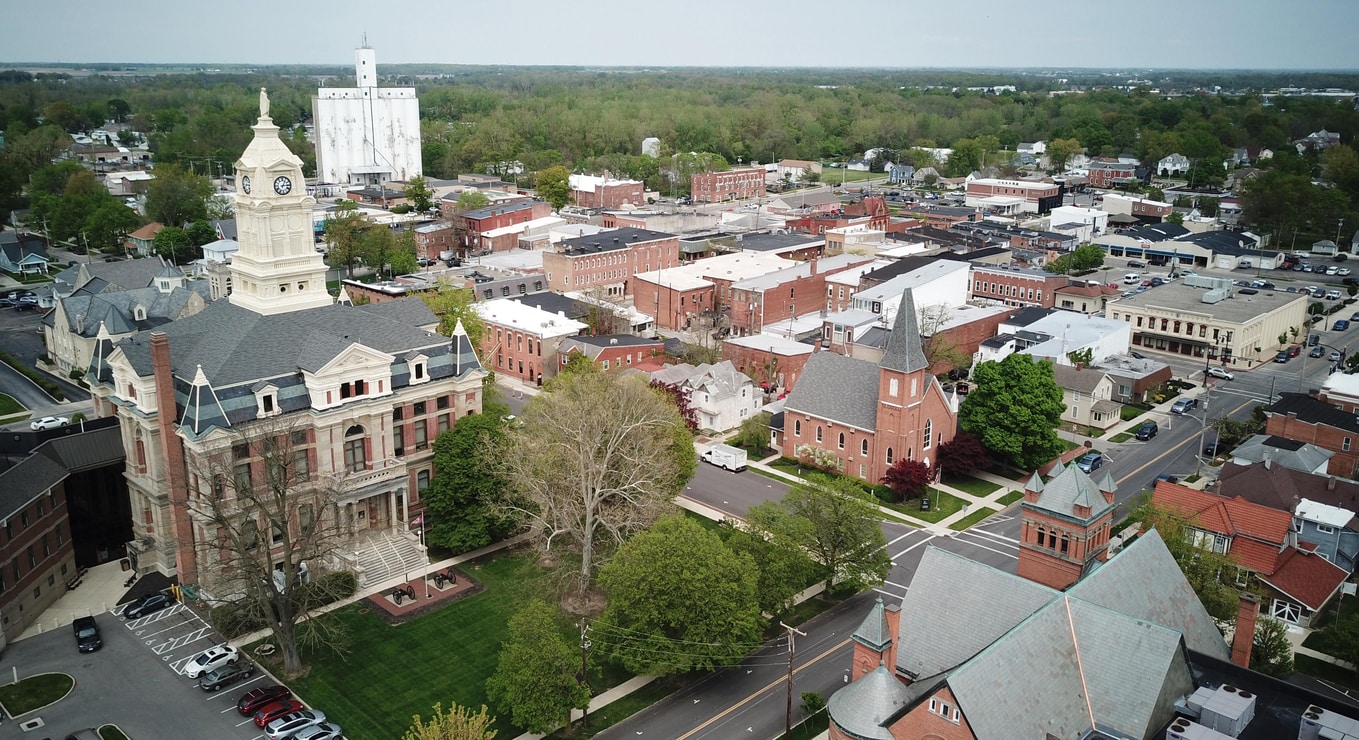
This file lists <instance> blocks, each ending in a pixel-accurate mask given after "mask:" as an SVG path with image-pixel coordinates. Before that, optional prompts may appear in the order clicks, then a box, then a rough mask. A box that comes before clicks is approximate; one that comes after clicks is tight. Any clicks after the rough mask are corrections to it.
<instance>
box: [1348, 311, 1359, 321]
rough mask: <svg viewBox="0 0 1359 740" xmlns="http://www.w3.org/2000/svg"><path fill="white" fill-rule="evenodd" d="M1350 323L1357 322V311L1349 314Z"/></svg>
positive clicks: (1358, 315)
mask: <svg viewBox="0 0 1359 740" xmlns="http://www.w3.org/2000/svg"><path fill="white" fill-rule="evenodd" d="M1350 321H1359V311H1356V312H1354V313H1352V314H1350Z"/></svg>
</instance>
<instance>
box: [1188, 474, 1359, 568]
mask: <svg viewBox="0 0 1359 740" xmlns="http://www.w3.org/2000/svg"><path fill="white" fill-rule="evenodd" d="M1215 486H1216V492H1217V493H1219V494H1221V495H1223V496H1239V497H1241V498H1243V499H1245V500H1247V501H1250V502H1252V503H1255V504H1259V505H1261V506H1267V507H1269V508H1271V509H1277V510H1279V511H1282V512H1286V513H1288V514H1290V515H1291V516H1292V519H1293V533H1294V535H1295V536H1296V537H1297V541H1298V546H1299V547H1304V546H1305V547H1310V548H1311V550H1312V552H1315V553H1316V554H1317V555H1319V556H1321V557H1323V558H1325V559H1327V560H1329V561H1331V562H1332V563H1335V564H1336V565H1338V566H1340V567H1341V568H1343V569H1344V570H1345V571H1347V572H1350V573H1353V572H1354V569H1355V567H1356V566H1359V519H1356V518H1355V510H1356V509H1359V483H1355V482H1354V481H1352V480H1345V479H1341V478H1337V477H1336V476H1334V475H1317V474H1314V473H1308V472H1304V471H1301V470H1295V469H1293V468H1289V467H1285V466H1283V465H1279V464H1277V463H1274V462H1272V461H1270V460H1266V461H1264V462H1258V463H1251V464H1247V465H1242V464H1240V463H1238V462H1237V461H1235V460H1233V461H1229V462H1228V463H1227V464H1226V465H1223V466H1222V471H1221V473H1220V474H1219V476H1218V480H1217V483H1216V484H1215Z"/></svg>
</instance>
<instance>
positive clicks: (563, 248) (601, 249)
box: [543, 228, 679, 296]
mask: <svg viewBox="0 0 1359 740" xmlns="http://www.w3.org/2000/svg"><path fill="white" fill-rule="evenodd" d="M678 265H679V237H677V236H675V235H674V234H665V233H662V232H659V231H649V230H647V229H636V228H627V229H615V230H613V231H601V232H599V233H598V234H590V235H588V236H581V237H576V238H574V239H563V240H562V241H561V242H559V243H558V244H557V250H556V251H554V252H544V253H543V272H544V273H545V274H546V275H547V285H548V290H551V291H553V292H554V293H565V292H568V291H572V290H594V289H603V290H605V291H606V292H607V293H608V294H609V295H615V296H625V295H632V291H633V282H634V280H633V278H634V277H635V276H636V275H637V274H638V273H642V272H651V271H653V270H664V269H668V268H672V267H676V266H678Z"/></svg>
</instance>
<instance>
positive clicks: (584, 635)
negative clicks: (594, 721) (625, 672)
mask: <svg viewBox="0 0 1359 740" xmlns="http://www.w3.org/2000/svg"><path fill="white" fill-rule="evenodd" d="M589 654H590V625H589V623H587V622H586V621H585V620H584V619H583V618H582V619H581V620H580V678H579V681H580V682H581V684H583V685H584V686H585V689H586V691H587V692H588V691H589V689H590V673H589V664H588V661H587V656H588V655H589ZM580 726H581V727H587V728H588V727H589V726H590V700H589V699H588V698H587V699H586V700H585V706H584V707H583V708H581V710H580Z"/></svg>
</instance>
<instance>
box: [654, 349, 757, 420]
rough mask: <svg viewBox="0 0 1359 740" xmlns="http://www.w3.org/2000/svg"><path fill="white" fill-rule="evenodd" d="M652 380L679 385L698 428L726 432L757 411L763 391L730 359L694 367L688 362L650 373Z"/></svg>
mask: <svg viewBox="0 0 1359 740" xmlns="http://www.w3.org/2000/svg"><path fill="white" fill-rule="evenodd" d="M650 375H651V380H653V381H660V382H662V383H665V384H666V385H674V386H678V387H679V388H680V390H682V391H683V392H684V394H685V397H686V398H688V399H689V407H690V408H692V409H693V410H694V415H695V416H696V417H697V419H698V428H699V429H711V430H712V431H714V432H725V431H728V430H730V429H735V428H737V427H739V426H741V423H742V422H744V421H745V420H746V419H749V418H750V417H752V416H754V415H755V414H757V413H759V411H760V406H761V405H763V403H764V394H763V393H761V392H759V390H757V389H756V387H755V381H753V380H751V379H750V376H748V375H746V374H745V373H743V372H741V371H739V370H737V369H736V366H735V365H733V364H732V362H731V361H730V360H723V361H721V362H719V363H716V364H712V365H710V364H708V363H704V364H702V365H699V366H697V367H695V366H693V365H690V364H688V363H680V364H678V365H670V366H669V367H666V368H662V369H660V370H653V371H652V372H651V374H650Z"/></svg>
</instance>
